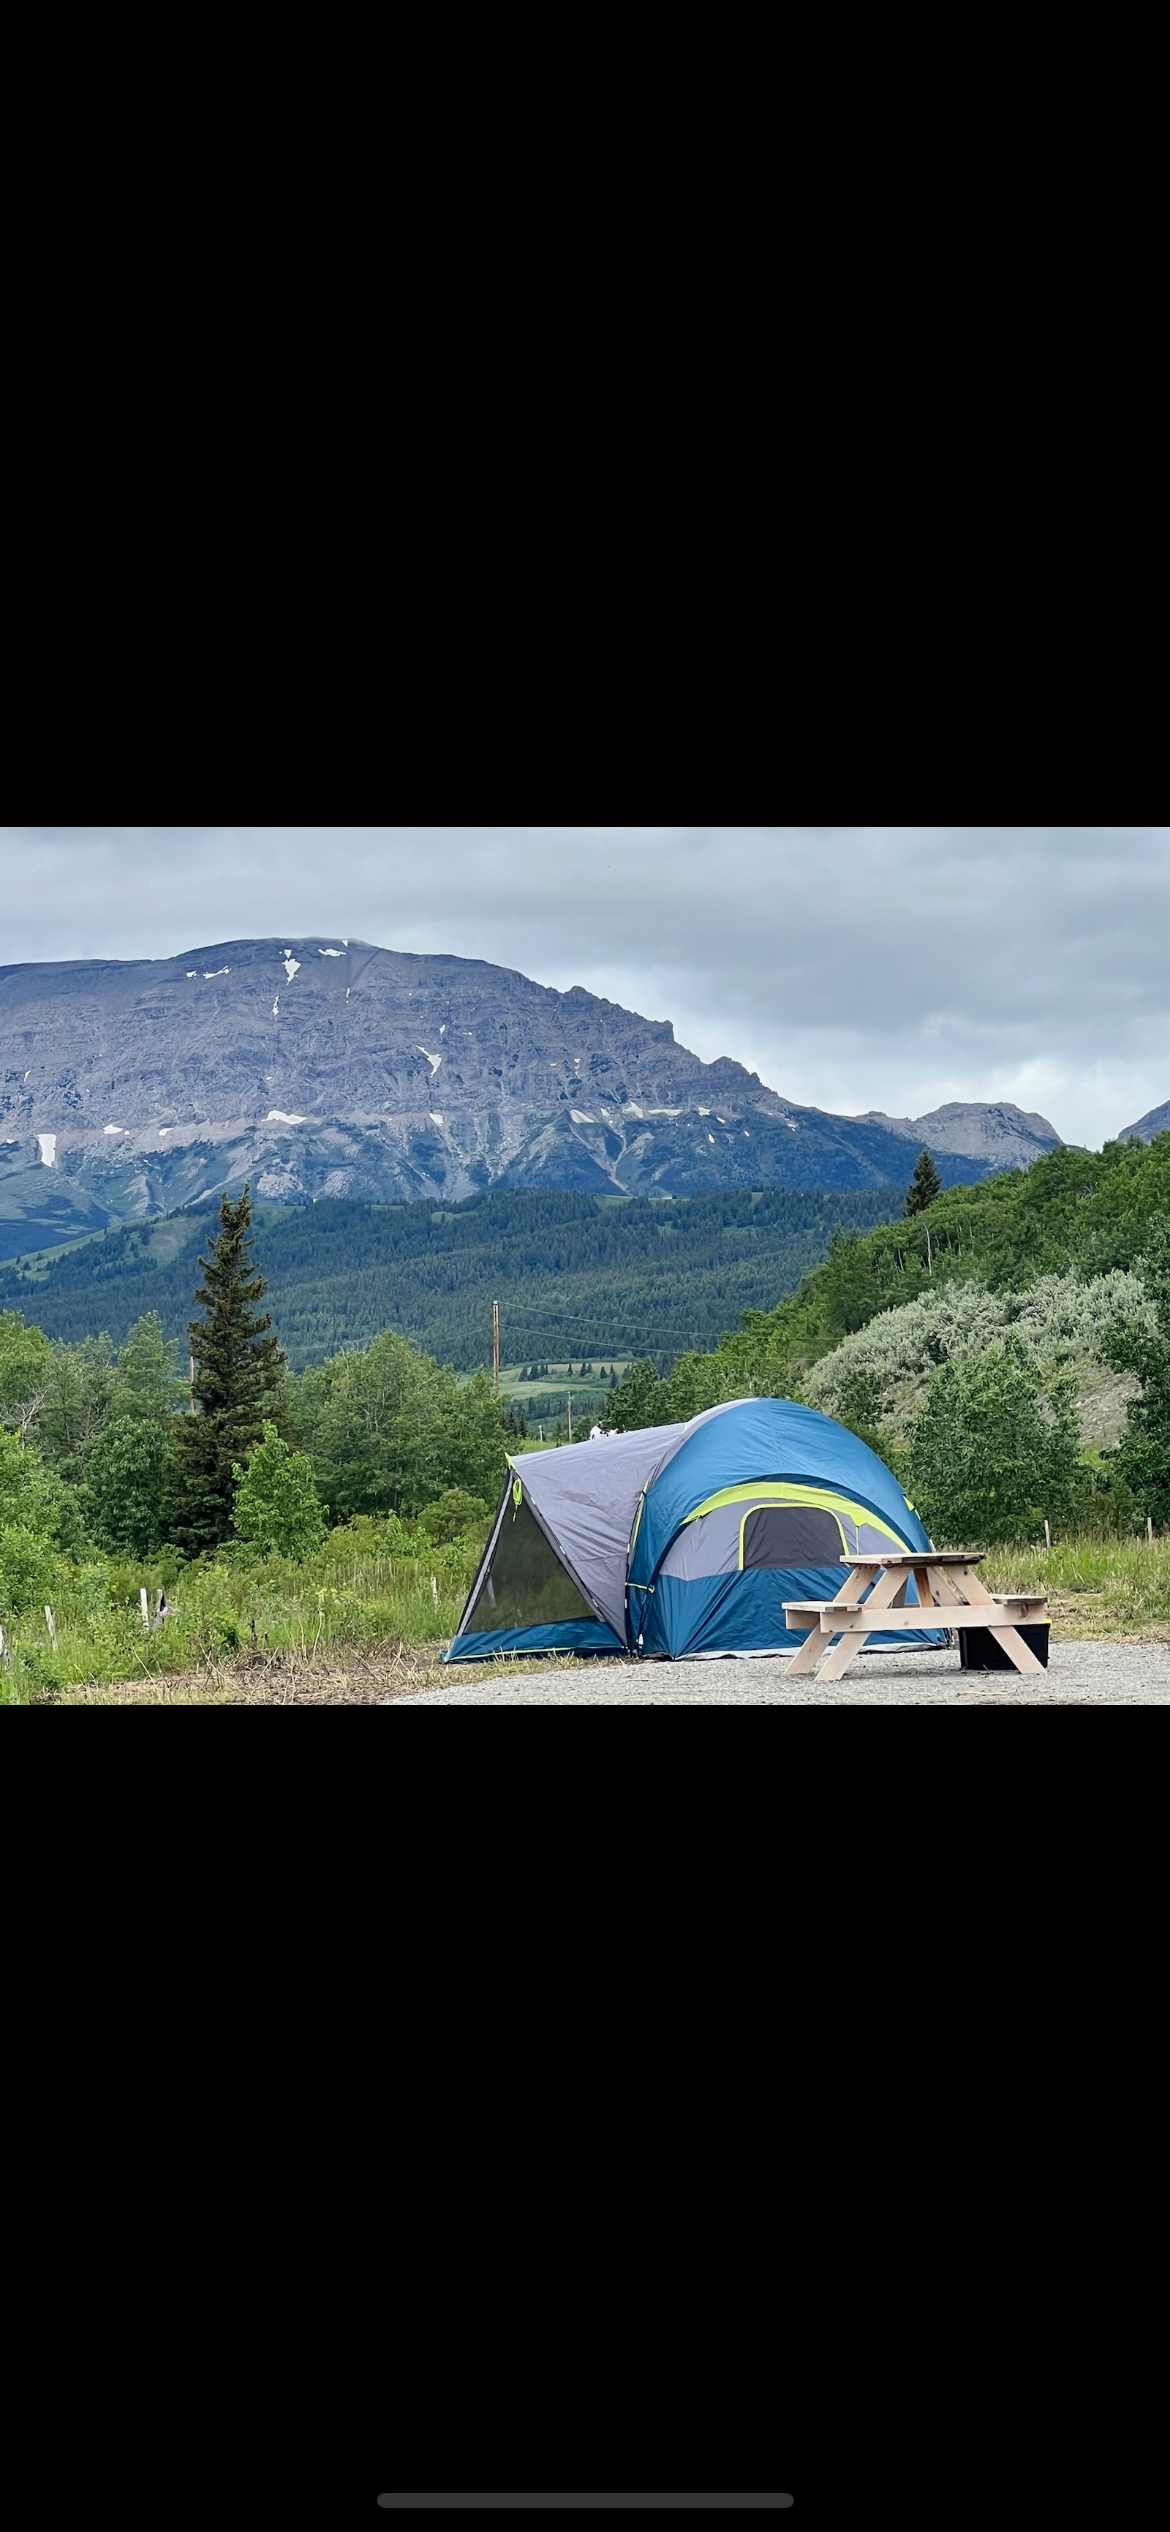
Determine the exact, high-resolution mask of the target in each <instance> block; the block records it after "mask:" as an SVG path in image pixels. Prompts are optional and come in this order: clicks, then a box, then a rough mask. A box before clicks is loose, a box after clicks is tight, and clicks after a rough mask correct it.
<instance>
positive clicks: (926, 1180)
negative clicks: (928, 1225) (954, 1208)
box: [906, 1152, 942, 1213]
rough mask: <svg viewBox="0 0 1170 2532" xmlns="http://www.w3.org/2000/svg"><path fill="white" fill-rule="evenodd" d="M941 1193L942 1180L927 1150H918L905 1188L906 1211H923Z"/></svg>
mask: <svg viewBox="0 0 1170 2532" xmlns="http://www.w3.org/2000/svg"><path fill="white" fill-rule="evenodd" d="M941 1194H942V1180H941V1178H940V1177H939V1174H938V1171H937V1169H936V1168H935V1165H934V1162H933V1160H932V1158H931V1156H930V1153H929V1152H920V1153H919V1155H918V1159H917V1161H916V1162H915V1165H914V1176H913V1178H912V1179H911V1181H910V1184H909V1186H908V1187H907V1189H906V1211H907V1213H925V1211H926V1208H927V1206H928V1205H932V1204H933V1203H934V1200H935V1197H936V1196H941Z"/></svg>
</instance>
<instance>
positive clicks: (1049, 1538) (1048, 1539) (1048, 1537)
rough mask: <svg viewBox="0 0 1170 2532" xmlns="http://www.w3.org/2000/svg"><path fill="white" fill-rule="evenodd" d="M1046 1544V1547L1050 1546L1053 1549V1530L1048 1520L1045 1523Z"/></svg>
mask: <svg viewBox="0 0 1170 2532" xmlns="http://www.w3.org/2000/svg"><path fill="white" fill-rule="evenodd" d="M1044 1544H1045V1547H1046V1548H1048V1549H1049V1550H1051V1547H1052V1532H1051V1530H1050V1529H1049V1527H1048V1523H1047V1521H1046V1522H1045V1524H1044Z"/></svg>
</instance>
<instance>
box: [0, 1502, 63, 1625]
mask: <svg viewBox="0 0 1170 2532" xmlns="http://www.w3.org/2000/svg"><path fill="white" fill-rule="evenodd" d="M55 1568H56V1558H55V1556H54V1554H53V1547H52V1542H51V1540H49V1539H47V1538H46V1537H45V1536H44V1534H43V1532H38V1531H36V1530H29V1529H25V1528H24V1527H23V1525H22V1524H21V1523H19V1522H15V1521H13V1522H9V1523H8V1524H7V1525H6V1526H5V1528H4V1529H2V1530H0V1617H2V1618H14V1617H18V1616H20V1614H21V1613H22V1611H24V1610H25V1609H38V1608H41V1607H43V1605H44V1603H45V1601H46V1600H49V1599H51V1597H52V1591H53V1576H54V1572H55Z"/></svg>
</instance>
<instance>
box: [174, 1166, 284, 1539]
mask: <svg viewBox="0 0 1170 2532" xmlns="http://www.w3.org/2000/svg"><path fill="white" fill-rule="evenodd" d="M251 1227H252V1207H251V1202H250V1200H249V1194H248V1189H247V1187H245V1188H244V1191H243V1194H242V1195H241V1197H240V1199H239V1202H238V1203H237V1204H233V1203H232V1200H231V1197H230V1196H229V1195H227V1194H226V1193H225V1195H224V1199H223V1202H222V1204H221V1206H220V1209H219V1229H218V1231H217V1232H216V1234H215V1237H214V1239H213V1240H212V1241H211V1243H210V1250H209V1254H208V1255H207V1256H206V1257H201V1258H200V1260H199V1263H200V1266H201V1267H202V1269H203V1282H202V1283H201V1284H200V1285H199V1286H198V1288H197V1290H196V1293H195V1299H196V1301H197V1302H198V1303H199V1304H201V1306H202V1308H203V1309H204V1311H205V1312H206V1316H205V1317H204V1318H202V1319H192V1320H191V1321H190V1324H189V1330H188V1333H189V1335H190V1339H191V1352H192V1355H193V1357H194V1362H195V1385H194V1401H195V1413H194V1415H188V1416H180V1417H179V1419H178V1423H179V1430H178V1433H177V1435H176V1445H177V1449H176V1465H175V1475H174V1484H173V1492H172V1497H171V1503H170V1506H169V1517H168V1521H167V1528H168V1532H169V1535H170V1536H171V1537H172V1538H173V1539H175V1540H176V1542H177V1544H178V1545H179V1546H180V1547H181V1548H183V1550H184V1551H185V1553H186V1554H187V1555H188V1556H197V1555H198V1554H199V1553H200V1552H201V1551H202V1550H203V1549H205V1548H212V1547H218V1546H220V1544H221V1543H222V1541H223V1540H224V1539H226V1538H228V1537H230V1535H231V1528H232V1504H233V1497H234V1491H235V1477H234V1470H235V1467H236V1464H237V1463H238V1462H239V1461H242V1460H243V1459H244V1457H245V1455H246V1453H247V1452H248V1450H249V1449H250V1448H251V1446H252V1444H253V1443H255V1442H259V1441H260V1439H261V1437H262V1434H263V1430H264V1422H265V1418H266V1416H271V1414H272V1412H273V1408H274V1405H275V1404H276V1402H277V1400H278V1399H279V1397H280V1392H281V1389H282V1386H283V1380H284V1356H283V1354H282V1353H281V1350H280V1347H279V1345H278V1344H277V1342H276V1338H275V1337H274V1336H269V1335H267V1334H266V1333H265V1331H266V1330H267V1329H268V1328H270V1327H271V1325H272V1317H271V1313H270V1312H269V1311H267V1310H266V1311H265V1312H264V1313H263V1315H262V1316H258V1315H257V1313H256V1311H255V1309H254V1307H253V1304H254V1303H255V1302H257V1301H258V1300H259V1299H260V1296H261V1294H262V1293H263V1292H266V1291H267V1289H268V1287H267V1283H266V1281H265V1278H264V1276H263V1275H261V1274H258V1273H257V1272H256V1268H255V1264H254V1261H253V1258H252V1254H251V1247H252V1241H251Z"/></svg>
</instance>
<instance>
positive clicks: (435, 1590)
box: [431, 1574, 439, 1609]
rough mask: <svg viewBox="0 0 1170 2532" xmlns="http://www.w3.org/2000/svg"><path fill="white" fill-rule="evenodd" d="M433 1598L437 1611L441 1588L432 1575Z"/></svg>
mask: <svg viewBox="0 0 1170 2532" xmlns="http://www.w3.org/2000/svg"><path fill="white" fill-rule="evenodd" d="M431 1598H432V1600H433V1601H434V1604H435V1607H436V1609H437V1608H438V1605H439V1586H438V1583H437V1581H436V1579H435V1576H434V1575H433V1574H432V1575H431Z"/></svg>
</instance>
